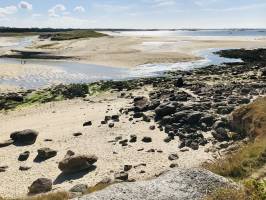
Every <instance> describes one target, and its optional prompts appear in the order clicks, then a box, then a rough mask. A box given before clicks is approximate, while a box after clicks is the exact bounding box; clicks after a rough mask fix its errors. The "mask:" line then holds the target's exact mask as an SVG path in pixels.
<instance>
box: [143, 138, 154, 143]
mask: <svg viewBox="0 0 266 200" xmlns="http://www.w3.org/2000/svg"><path fill="white" fill-rule="evenodd" d="M142 142H145V143H150V142H152V138H151V137H144V138H142Z"/></svg>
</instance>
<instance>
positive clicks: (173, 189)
mask: <svg viewBox="0 0 266 200" xmlns="http://www.w3.org/2000/svg"><path fill="white" fill-rule="evenodd" d="M219 187H237V186H236V185H234V184H233V183H231V182H230V181H229V180H227V179H225V178H224V177H221V176H218V175H216V174H213V173H212V172H209V171H207V170H204V169H198V168H192V169H182V168H180V169H175V170H171V171H168V172H166V173H165V174H163V175H161V176H160V177H158V178H156V179H154V180H149V181H141V182H135V183H119V184H115V185H111V186H110V187H108V188H106V189H104V190H102V191H99V192H96V193H93V194H90V195H86V196H83V197H79V198H77V199H76V200H109V199H112V200H128V199H134V200H162V199H167V200H188V199H193V200H199V199H202V198H203V197H204V196H205V195H206V194H208V193H210V192H213V191H214V190H215V189H217V188H219Z"/></svg>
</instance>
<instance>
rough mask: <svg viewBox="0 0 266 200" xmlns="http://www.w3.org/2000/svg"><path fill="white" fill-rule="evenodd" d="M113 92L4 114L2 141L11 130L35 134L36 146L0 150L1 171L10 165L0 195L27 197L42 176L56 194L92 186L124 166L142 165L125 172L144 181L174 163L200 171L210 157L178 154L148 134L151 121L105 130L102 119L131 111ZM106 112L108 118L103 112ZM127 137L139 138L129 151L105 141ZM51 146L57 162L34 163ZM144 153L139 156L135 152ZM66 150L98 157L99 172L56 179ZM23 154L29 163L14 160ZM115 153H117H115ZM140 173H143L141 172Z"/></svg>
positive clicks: (125, 121)
mask: <svg viewBox="0 0 266 200" xmlns="http://www.w3.org/2000/svg"><path fill="white" fill-rule="evenodd" d="M143 93H144V94H147V90H146V89H145V88H144V90H141V91H136V92H134V94H136V95H137V94H143ZM116 95H117V93H112V94H110V93H106V94H101V95H100V96H98V97H91V100H93V101H94V102H88V101H82V100H78V99H77V100H71V101H63V102H55V103H47V104H43V105H40V106H34V107H32V108H27V109H22V110H17V111H11V112H9V113H7V114H5V113H2V114H0V126H1V134H0V141H2V140H5V139H8V138H9V135H10V133H11V132H13V131H17V130H23V129H35V130H37V131H38V132H39V136H38V138H37V141H36V143H35V144H34V145H31V146H23V147H21V146H19V147H18V146H13V145H12V146H9V147H5V148H1V149H0V152H1V154H0V155H1V156H0V166H1V165H8V166H9V168H8V169H7V171H6V172H4V173H1V183H0V184H1V185H0V196H5V197H19V196H24V195H26V193H27V187H28V186H29V185H30V184H31V183H32V182H33V181H34V180H35V179H37V178H40V177H46V178H50V179H52V180H53V181H54V184H55V185H54V189H58V190H68V189H70V188H71V187H72V186H73V185H75V184H78V183H85V184H88V185H89V186H93V185H94V184H96V183H97V182H99V181H101V180H102V179H103V178H105V177H110V178H113V177H114V173H113V172H118V171H121V170H123V166H124V165H125V164H131V165H139V164H141V163H145V164H146V165H147V166H146V167H143V166H141V167H137V168H136V169H132V170H131V171H130V172H129V178H134V179H136V180H143V179H147V178H151V177H154V175H156V174H158V173H160V172H163V171H164V170H166V169H169V165H170V164H171V163H178V164H179V165H180V166H190V167H191V166H198V165H200V164H201V163H202V162H204V161H206V160H208V159H211V155H210V154H208V153H205V152H204V148H203V147H201V148H200V149H199V150H198V151H192V150H190V151H188V152H184V153H181V152H179V149H178V140H174V141H172V142H170V143H165V142H163V139H164V138H165V137H166V135H165V133H164V132H160V131H159V130H158V129H156V130H154V131H152V130H150V129H149V126H150V125H152V124H154V122H151V123H147V122H142V121H141V122H137V123H133V122H129V120H128V118H127V117H126V116H122V117H121V121H120V122H119V123H115V127H114V128H109V127H108V126H107V125H100V124H101V123H100V122H101V121H102V120H103V119H104V117H105V115H111V114H118V110H119V109H120V108H121V107H124V108H125V107H126V106H129V103H130V102H131V101H132V100H130V99H124V98H123V99H122V98H117V96H116ZM108 109H110V111H109V112H108V114H106V111H107V110H108ZM88 120H91V121H92V124H93V125H92V126H91V127H86V128H84V127H83V126H82V124H83V123H84V122H86V121H88ZM76 132H81V133H83V135H82V136H79V137H74V136H73V135H72V134H73V133H76ZM131 134H136V135H137V137H138V141H137V143H132V144H130V143H129V144H130V146H128V147H122V146H121V145H120V144H116V145H114V144H113V143H109V142H108V141H111V140H114V139H115V137H117V136H122V137H123V138H124V139H127V138H129V136H130V135H131ZM144 136H149V137H151V138H152V140H153V141H152V143H143V142H141V139H142V138H143V137H144ZM45 139H52V140H53V141H52V142H45V141H44V140H45ZM41 147H50V148H52V149H54V150H57V151H58V154H57V156H56V157H54V158H51V159H49V160H47V161H45V162H42V163H34V162H33V160H34V158H35V156H36V155H37V149H39V148H41ZM141 148H143V149H144V150H143V151H137V150H138V149H141ZM152 148H153V149H155V150H162V151H163V153H158V152H155V153H148V152H146V151H147V150H149V149H152ZM68 150H72V151H74V152H76V153H81V154H87V153H88V154H91V153H92V154H96V155H97V156H98V157H99V159H98V161H97V163H96V165H97V168H96V170H95V171H92V172H90V173H88V174H80V175H74V176H72V177H71V176H70V177H64V176H62V175H60V170H59V169H58V167H57V166H58V162H59V161H60V160H61V159H62V158H63V157H64V155H65V154H66V152H67V151H68ZM24 151H30V153H31V155H30V158H29V159H28V161H26V162H19V161H18V160H17V159H18V156H19V154H20V153H22V152H24ZM114 152H117V154H114ZM170 153H178V155H179V157H180V158H179V159H178V160H177V161H172V162H171V161H169V160H168V156H169V154H170ZM21 165H22V166H25V165H27V166H31V167H32V168H31V169H30V170H29V171H19V166H21ZM141 170H144V171H145V172H146V173H140V171H141Z"/></svg>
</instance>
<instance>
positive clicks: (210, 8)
mask: <svg viewBox="0 0 266 200" xmlns="http://www.w3.org/2000/svg"><path fill="white" fill-rule="evenodd" d="M0 26H13V27H53V28H57V27H58V28H59V27H60V28H62V27H63V28H68V27H72V28H266V0H25V1H21V0H0Z"/></svg>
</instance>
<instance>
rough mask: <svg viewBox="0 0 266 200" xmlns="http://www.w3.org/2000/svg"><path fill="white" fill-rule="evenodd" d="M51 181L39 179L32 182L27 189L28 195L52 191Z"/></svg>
mask: <svg viewBox="0 0 266 200" xmlns="http://www.w3.org/2000/svg"><path fill="white" fill-rule="evenodd" d="M52 185H53V183H52V180H50V179H47V178H39V179H37V180H36V181H34V182H33V183H32V184H31V186H30V187H29V193H30V194H39V193H44V192H49V191H51V190H52Z"/></svg>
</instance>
